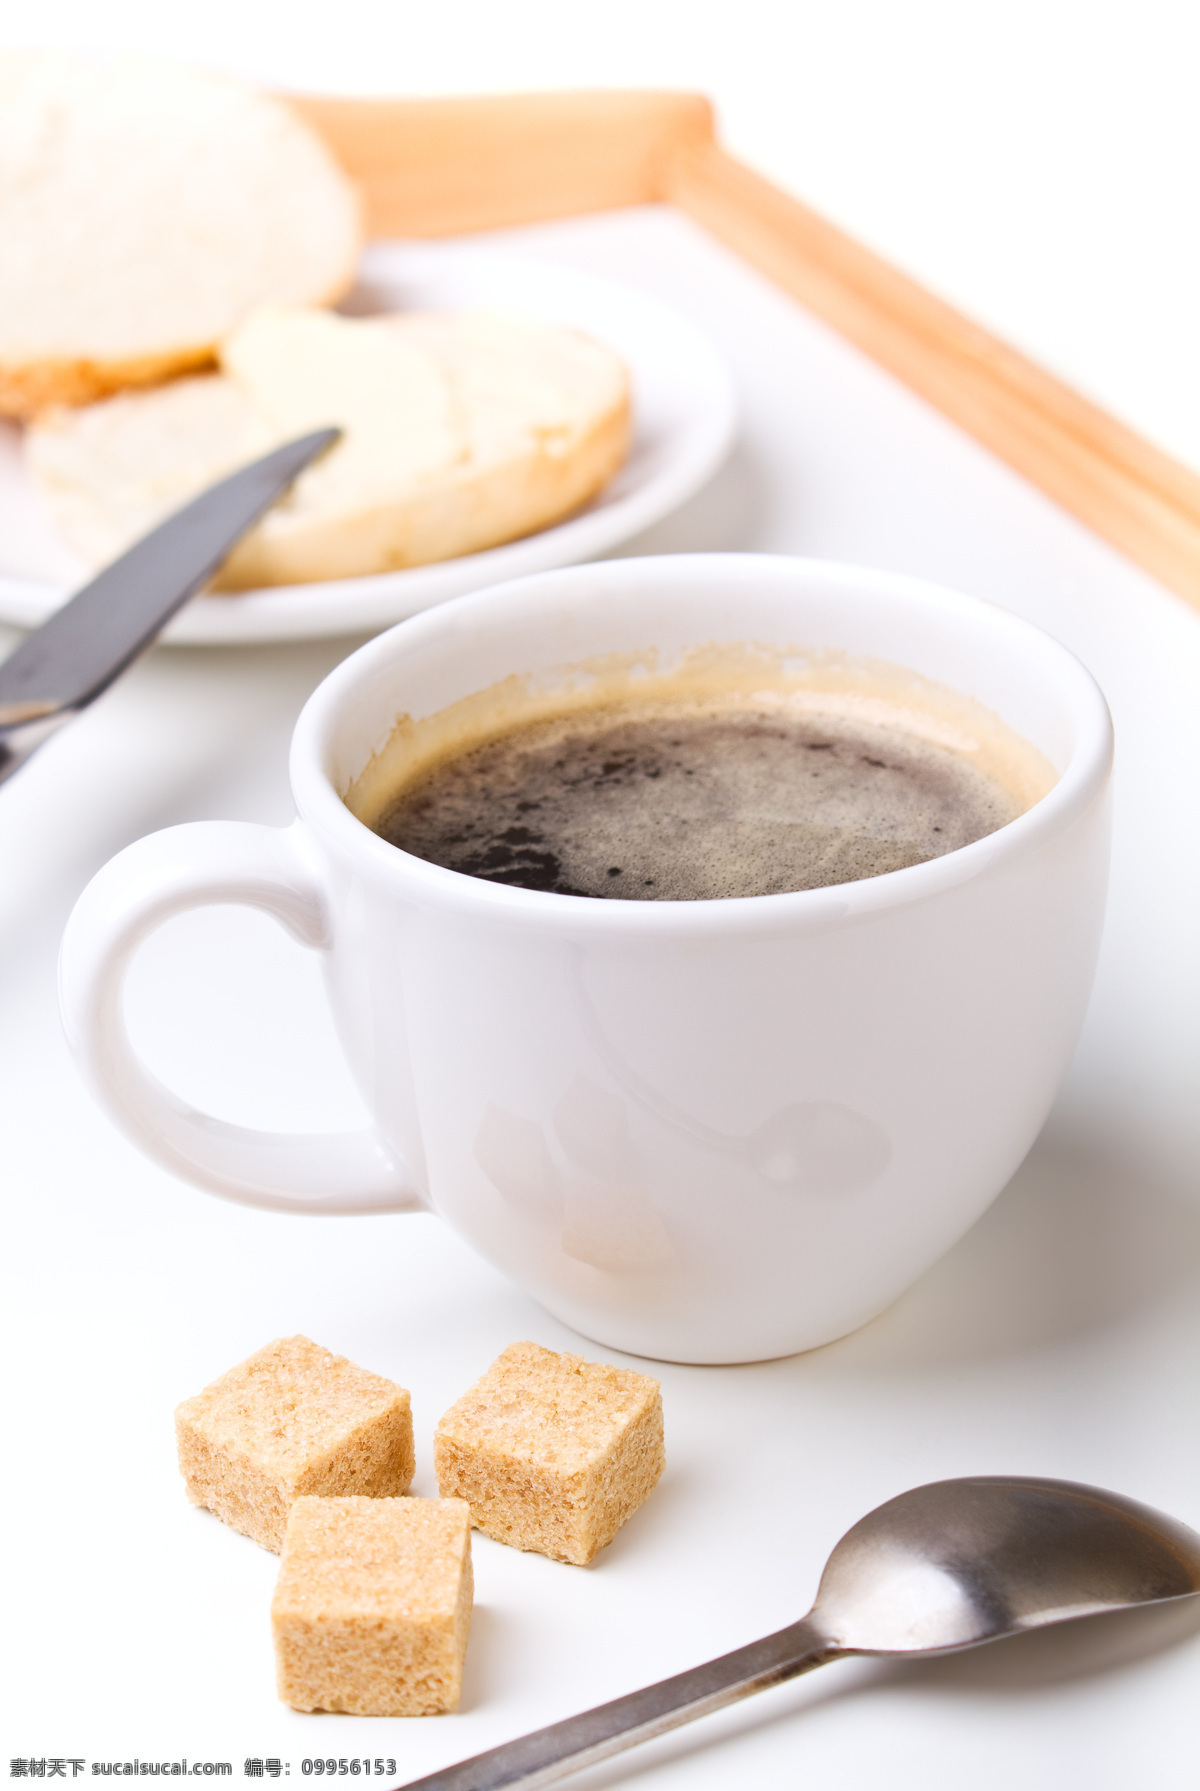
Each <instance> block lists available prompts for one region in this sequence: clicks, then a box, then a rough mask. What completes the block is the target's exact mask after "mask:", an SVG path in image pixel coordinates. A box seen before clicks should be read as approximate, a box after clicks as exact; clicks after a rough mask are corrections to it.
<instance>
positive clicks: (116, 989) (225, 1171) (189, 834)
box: [59, 821, 425, 1213]
mask: <svg viewBox="0 0 1200 1791" xmlns="http://www.w3.org/2000/svg"><path fill="white" fill-rule="evenodd" d="M218 902H220V903H225V902H233V903H240V904H243V905H245V906H248V907H251V908H260V909H262V910H263V911H264V912H265V913H267V914H270V915H271V916H272V917H273V918H274V919H275V920H277V921H279V922H280V923H281V924H282V925H283V926H284V927H286V928H287V930H288V932H289V933H291V934H292V936H293V938H295V939H298V940H299V941H300V943H301V944H302V945H307V946H310V947H312V948H313V949H315V950H321V949H322V948H323V947H326V946H328V944H329V940H330V932H329V924H330V923H329V912H328V904H327V902H326V898H325V892H324V889H323V886H322V881H321V877H320V873H319V869H318V867H317V865H316V863H315V861H314V858H313V856H312V854H311V851H310V849H309V847H308V843H307V836H306V833H305V829H304V827H303V824H302V823H300V822H297V823H296V824H295V825H294V826H292V827H288V828H274V827H256V826H250V825H247V824H245V823H242V822H234V821H201V822H196V823H193V824H191V825H189V826H184V827H171V828H168V829H167V830H166V831H165V832H163V833H155V834H151V835H150V836H149V837H148V838H146V839H142V840H138V841H137V842H136V843H135V844H134V845H132V846H129V847H127V848H126V850H125V851H123V852H121V853H119V854H118V856H117V857H116V858H114V859H112V861H111V862H110V863H109V864H106V865H105V866H104V868H103V870H101V871H100V872H99V873H98V874H97V876H95V877H94V878H93V879H92V881H91V883H89V885H88V887H87V888H86V889H85V890H84V892H83V894H82V896H81V897H80V898H79V901H78V902H77V904H76V906H75V909H74V911H73V913H72V915H71V918H70V920H69V921H68V923H67V929H66V932H65V934H64V935H63V943H62V955H61V958H60V962H59V994H60V999H61V1003H62V1013H63V1022H64V1025H65V1027H66V1033H67V1040H68V1042H69V1044H70V1046H71V1049H72V1051H73V1052H74V1055H75V1059H76V1061H77V1063H78V1065H79V1067H80V1069H81V1071H82V1073H83V1075H84V1078H85V1080H86V1081H87V1083H88V1084H89V1086H90V1087H91V1089H92V1092H93V1093H94V1094H95V1096H96V1098H97V1099H98V1100H99V1102H100V1104H101V1106H102V1107H104V1108H105V1109H106V1110H107V1112H108V1113H109V1115H110V1116H111V1117H112V1119H114V1120H115V1121H116V1123H117V1125H119V1126H120V1127H121V1129H122V1130H123V1131H124V1132H125V1133H126V1134H127V1135H128V1136H129V1137H130V1138H132V1140H133V1141H134V1143H135V1144H137V1145H138V1146H140V1148H141V1149H142V1150H143V1151H145V1152H146V1153H147V1154H148V1155H149V1156H151V1157H153V1158H155V1159H156V1160H157V1161H158V1162H159V1163H162V1164H163V1165H164V1167H166V1168H167V1169H170V1170H171V1171H172V1172H173V1173H174V1174H176V1175H180V1176H183V1177H184V1178H185V1179H186V1180H188V1181H192V1182H196V1183H198V1184H199V1186H201V1187H203V1188H207V1189H209V1190H210V1191H211V1192H212V1193H214V1194H221V1195H223V1196H224V1197H225V1198H226V1199H227V1200H235V1201H238V1202H240V1203H241V1204H242V1205H243V1206H257V1207H268V1208H270V1209H271V1210H273V1211H275V1212H285V1213H400V1212H417V1211H420V1210H422V1209H423V1208H424V1206H425V1202H424V1201H423V1200H422V1199H421V1197H420V1195H419V1194H418V1193H417V1192H416V1190H415V1189H414V1188H413V1187H412V1186H411V1184H410V1182H409V1180H408V1178H407V1177H406V1175H405V1173H404V1171H403V1168H402V1167H401V1166H400V1165H399V1164H397V1162H396V1161H395V1159H394V1157H393V1156H392V1154H391V1152H390V1151H389V1149H388V1147H387V1145H386V1144H385V1143H384V1141H383V1139H382V1138H380V1136H379V1135H378V1134H377V1133H376V1132H373V1131H369V1130H364V1131H360V1132H336V1133H301V1132H295V1133H290V1132H257V1131H251V1130H249V1129H247V1128H246V1127H243V1126H235V1125H229V1124H227V1123H226V1122H225V1121H224V1120H220V1119H216V1118H214V1117H213V1116H212V1115H210V1114H207V1113H202V1112H199V1111H197V1109H195V1108H193V1107H190V1106H189V1105H188V1104H187V1103H186V1102H184V1101H182V1100H181V1099H180V1098H179V1097H178V1096H177V1095H175V1094H173V1093H172V1092H171V1090H170V1089H169V1088H167V1087H165V1086H164V1085H163V1083H161V1082H159V1081H158V1079H157V1078H156V1077H155V1076H153V1075H151V1074H150V1072H149V1071H148V1070H146V1069H145V1068H144V1067H143V1065H142V1064H141V1063H140V1062H139V1060H138V1057H137V1054H136V1052H135V1051H134V1049H133V1045H132V1043H131V1041H130V1038H129V1034H128V1031H127V1030H126V1027H125V1018H124V1012H123V1002H122V992H123V988H124V983H125V976H126V973H127V971H128V969H129V965H130V963H131V962H132V960H133V956H134V953H135V952H136V950H137V948H138V946H139V945H140V944H141V943H142V941H143V940H144V939H146V938H148V936H149V935H150V934H151V933H153V932H154V931H155V930H156V928H158V927H160V926H162V924H163V923H164V921H167V920H170V919H171V918H172V917H173V916H175V915H177V914H183V913H184V912H186V910H188V909H189V908H201V907H207V906H209V905H210V904H212V903H218Z"/></svg>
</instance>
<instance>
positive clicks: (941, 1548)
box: [404, 1477, 1200, 1791]
mask: <svg viewBox="0 0 1200 1791" xmlns="http://www.w3.org/2000/svg"><path fill="white" fill-rule="evenodd" d="M1196 1592H1200V1536H1197V1535H1196V1534H1195V1532H1194V1531H1192V1530H1189V1529H1188V1528H1187V1527H1186V1525H1184V1524H1180V1523H1176V1522H1175V1520H1174V1519H1173V1518H1169V1517H1163V1516H1162V1515H1161V1513H1159V1512H1157V1511H1151V1510H1150V1509H1149V1507H1148V1506H1146V1505H1138V1504H1136V1503H1135V1502H1134V1501H1133V1500H1132V1499H1124V1498H1121V1497H1120V1496H1119V1495H1118V1494H1117V1493H1110V1492H1101V1491H1100V1490H1099V1489H1098V1488H1097V1487H1094V1486H1077V1485H1075V1484H1074V1483H1073V1482H1072V1481H1069V1480H1025V1479H1018V1478H1008V1477H1004V1478H1001V1477H996V1478H980V1479H971V1480H938V1481H935V1482H934V1483H933V1484H932V1485H930V1486H918V1487H915V1488H914V1489H913V1490H912V1491H911V1492H906V1493H901V1494H900V1496H899V1498H897V1499H889V1500H888V1502H887V1504H886V1505H880V1506H879V1508H878V1509H877V1510H875V1511H872V1512H869V1513H868V1515H867V1516H866V1517H864V1518H862V1519H861V1520H860V1521H859V1522H858V1523H857V1524H855V1526H854V1528H853V1529H852V1530H850V1531H848V1532H847V1534H846V1535H845V1536H843V1537H842V1540H841V1541H840V1542H839V1543H838V1545H837V1547H836V1548H835V1549H834V1551H833V1553H832V1555H830V1557H829V1561H828V1564H827V1566H826V1568H825V1572H824V1573H823V1574H822V1576H821V1585H820V1588H819V1590H818V1592H817V1602H816V1603H815V1604H814V1606H813V1608H812V1610H811V1611H810V1612H809V1614H808V1616H807V1617H803V1618H801V1620H800V1622H799V1623H793V1624H792V1625H791V1626H790V1627H789V1628H787V1629H781V1630H778V1631H777V1632H776V1633H775V1634H774V1635H770V1636H765V1637H764V1638H763V1640H762V1641H761V1642H752V1643H751V1644H750V1646H749V1647H747V1648H737V1649H735V1650H734V1652H733V1653H732V1654H723V1655H721V1656H720V1658H719V1659H717V1660H711V1661H709V1662H708V1663H707V1665H705V1666H702V1667H693V1668H692V1669H691V1670H690V1671H689V1672H687V1673H678V1674H676V1676H675V1677H674V1678H673V1679H663V1680H660V1682H659V1683H658V1684H657V1685H650V1686H647V1687H646V1689H645V1690H644V1691H637V1692H631V1693H630V1694H629V1695H628V1696H627V1697H624V1698H614V1700H613V1701H612V1703H611V1704H600V1705H598V1706H597V1707H596V1709H594V1710H585V1711H584V1712H583V1713H582V1715H580V1716H572V1717H569V1718H568V1719H567V1721H566V1722H561V1723H554V1724H552V1725H551V1727H550V1728H548V1729H538V1730H536V1731H535V1732H534V1733H533V1734H532V1735H525V1736H523V1737H522V1738H521V1739H520V1740H519V1741H510V1742H507V1743H506V1744H505V1745H504V1746H503V1747H497V1748H491V1749H490V1750H489V1751H488V1752H487V1753H485V1754H476V1755H475V1757H474V1759H471V1760H464V1761H463V1762H462V1763H461V1764H460V1765H458V1766H448V1767H445V1768H444V1769H443V1770H442V1771H441V1772H435V1773H431V1774H430V1775H429V1776H428V1777H426V1778H423V1779H415V1780H413V1781H412V1782H411V1783H410V1784H409V1785H408V1786H407V1787H405V1788H404V1791H500V1787H502V1786H510V1785H511V1786H516V1785H519V1786H522V1787H525V1788H526V1791H532V1788H533V1787H535V1786H539V1785H550V1784H553V1783H555V1782H556V1781H557V1780H559V1779H562V1778H566V1777H567V1775H568V1774H569V1773H572V1772H577V1771H579V1770H580V1769H581V1768H583V1767H584V1766H591V1765H594V1764H595V1762H596V1761H598V1760H604V1759H607V1758H608V1756H609V1755H610V1754H616V1753H620V1752H621V1750H622V1749H623V1748H627V1747H633V1746H635V1745H636V1744H637V1743H638V1742H639V1741H648V1740H649V1739H650V1738H651V1737H652V1736H655V1735H662V1734H665V1733H666V1731H667V1730H668V1729H676V1728H678V1727H679V1726H680V1725H681V1724H683V1723H687V1722H691V1720H692V1718H693V1717H697V1716H706V1715H707V1714H708V1712H709V1711H711V1710H720V1709H721V1708H722V1707H723V1706H724V1705H726V1704H733V1703H735V1702H736V1701H737V1700H738V1699H739V1698H745V1697H748V1696H749V1694H750V1693H751V1692H756V1691H763V1690H765V1689H766V1687H767V1686H771V1685H779V1684H780V1683H781V1682H782V1681H783V1680H785V1679H794V1678H795V1677H796V1676H797V1675H798V1674H800V1673H807V1672H808V1671H809V1670H810V1669H811V1668H812V1667H820V1666H824V1665H825V1663H826V1661H830V1660H839V1659H841V1658H842V1657H843V1656H845V1655H849V1654H952V1653H955V1652H957V1651H958V1650H959V1649H963V1648H975V1647H978V1645H979V1644H980V1643H981V1642H992V1641H995V1640H997V1638H998V1637H1000V1636H1010V1635H1015V1634H1017V1633H1018V1631H1020V1630H1026V1629H1039V1628H1041V1627H1042V1626H1043V1625H1044V1624H1047V1623H1063V1622H1065V1621H1066V1620H1067V1619H1069V1618H1071V1617H1088V1616H1092V1615H1094V1614H1095V1613H1097V1612H1100V1611H1115V1610H1123V1609H1126V1608H1128V1607H1130V1606H1133V1605H1143V1604H1157V1603H1160V1602H1162V1601H1163V1600H1165V1599H1170V1598H1186V1597H1188V1596H1189V1595H1190V1594H1193V1593H1196Z"/></svg>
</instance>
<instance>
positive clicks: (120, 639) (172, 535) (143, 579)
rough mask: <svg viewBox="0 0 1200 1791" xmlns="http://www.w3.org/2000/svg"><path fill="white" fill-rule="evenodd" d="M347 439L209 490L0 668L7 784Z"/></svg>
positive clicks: (326, 439) (327, 440)
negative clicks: (315, 464) (314, 464)
mask: <svg viewBox="0 0 1200 1791" xmlns="http://www.w3.org/2000/svg"><path fill="white" fill-rule="evenodd" d="M340 434H341V431H340V429H318V430H316V431H315V433H313V434H312V435H305V436H301V437H300V438H299V439H298V440H297V441H293V442H287V443H286V444H285V445H284V446H283V447H282V448H276V449H274V450H273V451H272V452H271V453H270V454H265V455H264V456H263V458H262V459H261V460H255V461H253V462H252V463H251V464H250V465H249V466H244V467H242V468H241V469H240V470H239V471H238V472H236V473H231V474H230V476H229V477H228V478H227V479H222V480H221V482H220V483H219V484H218V485H213V486H210V487H209V489H208V490H207V491H205V492H202V493H201V494H200V496H199V497H198V498H193V499H192V501H191V503H189V504H185V505H184V506H183V508H182V509H181V510H176V511H175V513H174V515H173V516H169V517H168V518H167V520H166V521H165V522H163V523H160V524H159V526H158V527H157V528H156V529H153V530H151V532H150V534H148V535H144V536H143V537H142V539H141V540H140V541H138V542H136V543H135V544H134V546H133V547H131V548H130V549H129V551H128V552H127V553H123V554H122V555H121V557H120V559H118V560H114V561H113V563H112V565H111V566H106V567H105V569H104V571H103V572H101V573H100V574H99V575H98V577H96V578H94V579H93V580H92V581H91V583H90V584H88V585H85V586H84V587H83V589H82V590H81V591H77V592H76V594H75V596H74V597H72V598H71V599H70V601H69V602H67V603H64V605H63V607H62V608H61V609H60V610H56V611H55V613H54V614H53V615H52V616H51V617H50V618H49V620H48V621H46V622H43V623H42V625H41V627H40V628H38V629H36V630H35V631H34V633H32V634H31V635H28V636H27V637H26V639H25V640H24V641H22V643H21V645H20V646H19V647H18V648H17V650H16V652H15V653H13V654H11V655H10V656H9V658H8V659H6V660H5V661H4V663H3V665H0V783H3V782H4V780H5V779H6V778H8V777H11V776H12V774H13V772H14V771H16V770H18V769H19V768H20V766H22V765H23V764H24V763H25V761H26V759H28V758H29V757H30V756H31V755H32V754H33V753H35V752H36V751H37V749H38V747H39V746H41V744H42V742H43V741H44V740H48V739H49V738H50V735H51V734H53V733H55V732H57V730H58V729H59V728H60V727H62V726H63V724H64V722H68V721H70V719H71V717H72V716H73V715H77V714H78V713H79V711H80V710H81V709H86V708H87V706H88V704H89V703H93V702H95V700H96V698H97V697H98V696H101V695H102V694H103V693H104V691H106V690H107V689H108V687H109V685H110V684H111V683H112V682H113V681H114V679H116V678H119V677H120V675H121V673H122V672H123V671H125V669H126V668H127V667H128V666H130V665H132V663H133V661H134V660H135V659H136V658H137V657H138V655H139V654H140V653H143V652H144V651H145V649H146V648H147V647H148V646H149V645H150V643H151V642H152V641H153V640H154V639H155V637H156V636H157V635H158V634H159V633H161V631H162V629H163V628H165V627H166V625H167V623H168V622H169V621H170V620H171V617H172V616H173V615H174V614H175V612H176V610H179V609H182V607H183V605H184V604H185V603H186V602H187V600H188V598H189V597H192V596H194V595H195V593H196V592H197V591H198V590H199V589H200V587H201V585H203V584H205V583H206V582H207V581H208V580H209V579H210V578H211V577H212V575H213V573H214V572H215V571H216V570H217V568H218V566H219V565H220V564H221V562H222V560H223V559H224V558H225V556H226V554H228V552H229V550H230V548H231V547H233V545H234V543H235V542H236V541H238V540H239V538H240V537H241V536H242V535H244V534H245V533H246V530H247V529H248V528H250V527H251V526H252V525H253V524H254V523H256V522H257V521H258V519H259V517H260V516H261V515H262V514H263V512H264V511H266V510H269V509H270V507H271V505H272V504H273V503H274V502H275V500H276V499H277V498H278V497H280V496H282V494H283V493H284V492H285V491H286V490H287V488H288V486H289V485H290V484H291V483H292V481H293V479H295V478H296V476H297V474H299V473H301V472H303V470H304V468H305V467H306V466H307V465H308V464H309V462H310V461H311V460H315V459H316V457H317V456H318V454H323V453H324V452H325V450H326V449H327V448H330V447H332V445H333V443H334V442H335V441H337V439H338V437H339V435H340ZM230 601H231V602H236V601H237V599H236V598H231V599H230Z"/></svg>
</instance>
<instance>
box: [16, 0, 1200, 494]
mask: <svg viewBox="0 0 1200 1791" xmlns="http://www.w3.org/2000/svg"><path fill="white" fill-rule="evenodd" d="M38 41H41V42H62V43H74V44H103V45H113V44H124V45H131V46H135V47H139V48H143V49H153V50H156V51H159V52H162V53H167V54H173V55H182V56H187V57H191V58H193V59H196V60H199V61H204V62H208V63H210V64H212V65H214V66H221V67H225V68H228V69H230V70H237V71H241V72H243V73H245V74H247V75H250V76H252V77H254V78H256V79H259V80H262V81H265V82H269V83H271V84H275V85H279V86H282V87H291V88H294V89H298V90H308V91H311V92H334V91H344V92H347V93H397V94H402V93H410V94H417V93H469V92H482V91H485V90H489V89H497V88H499V89H528V88H534V87H573V86H574V87H586V86H597V87H603V86H616V87H622V86H663V87H683V88H692V89H697V90H699V91H701V92H704V93H707V94H709V95H710V96H712V98H713V99H715V101H716V102H717V106H718V110H719V117H720V128H721V130H722V134H723V136H724V138H725V141H726V143H727V145H728V146H729V148H730V149H731V150H732V151H733V152H734V153H735V154H737V155H740V156H742V157H744V158H745V159H746V160H748V161H750V162H752V163H753V164H754V165H755V166H756V167H758V168H760V169H761V170H762V171H763V172H764V173H766V174H769V175H770V176H772V178H774V179H775V180H777V181H779V182H780V184H781V185H783V186H785V187H787V188H788V189H790V190H791V191H793V192H794V193H796V194H797V195H799V196H800V197H801V198H803V199H805V200H807V201H808V202H809V203H810V204H812V205H814V206H816V207H817V208H818V209H819V210H823V211H825V212H826V213H828V215H829V216H830V217H832V218H833V219H835V220H836V221H837V222H839V223H840V224H842V225H844V226H845V227H846V228H847V229H849V230H851V231H852V232H854V233H856V234H857V235H859V236H861V237H862V238H863V239H864V240H865V241H867V242H869V243H871V244H872V245H873V246H874V247H875V248H877V249H879V250H880V251H881V252H882V253H883V254H885V255H887V256H889V257H890V258H891V259H893V260H894V261H896V262H897V263H899V264H900V265H901V266H903V267H905V268H906V269H907V270H908V271H909V272H911V273H913V274H915V275H916V276H917V278H919V279H922V280H924V281H925V282H926V283H927V284H928V285H930V286H932V287H934V288H935V289H936V290H937V291H939V292H941V293H942V294H943V295H944V296H945V297H947V298H949V299H951V300H952V301H953V302H954V303H956V304H958V305H960V306H962V307H963V308H964V309H966V310H967V311H969V312H970V313H972V314H973V315H974V316H976V317H977V318H978V319H979V320H980V321H981V322H984V323H987V324H989V325H990V326H991V327H992V328H993V329H995V330H997V331H999V332H1000V333H1001V334H1002V335H1005V336H1007V337H1008V338H1009V339H1011V340H1012V341H1013V342H1015V343H1017V344H1018V346H1020V347H1022V348H1024V349H1025V350H1026V351H1027V352H1029V353H1031V354H1033V355H1034V356H1035V357H1036V358H1039V359H1041V360H1043V361H1045V362H1046V363H1047V364H1048V365H1049V366H1051V367H1053V368H1054V369H1055V370H1056V371H1057V372H1058V373H1060V374H1061V375H1063V376H1064V377H1065V378H1067V379H1069V380H1071V381H1072V382H1073V383H1075V384H1077V385H1079V386H1080V387H1081V388H1083V389H1084V390H1086V391H1087V392H1088V393H1089V394H1090V395H1091V396H1093V397H1095V398H1097V399H1098V400H1099V401H1100V402H1101V403H1103V404H1105V405H1107V406H1108V407H1109V408H1110V409H1112V410H1115V411H1116V412H1118V413H1119V414H1121V415H1122V416H1124V417H1125V418H1126V419H1127V420H1129V421H1131V422H1133V423H1134V424H1135V425H1136V426H1137V427H1139V428H1141V429H1142V430H1143V431H1144V432H1146V433H1148V434H1150V435H1152V436H1154V437H1155V438H1156V439H1157V440H1159V441H1160V442H1161V444H1162V445H1163V446H1165V447H1169V448H1170V449H1171V450H1172V452H1174V453H1176V454H1178V455H1179V456H1181V457H1183V458H1185V459H1189V460H1190V461H1191V463H1192V464H1194V465H1195V466H1197V467H1198V468H1200V353H1198V351H1197V337H1198V329H1197V318H1200V229H1198V228H1197V197H1196V196H1197V184H1198V180H1200V106H1198V105H1197V103H1196V92H1197V82H1198V78H1200V9H1197V7H1196V6H1195V5H1194V4H1193V3H1192V0H598V3H597V4H585V3H584V0H336V3H332V0H205V3H204V4H197V3H190V0H171V3H170V4H162V3H161V0H103V4H97V3H96V0H37V5H36V7H35V6H33V5H30V4H28V3H26V0H4V5H3V6H2V7H0V42H38Z"/></svg>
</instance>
